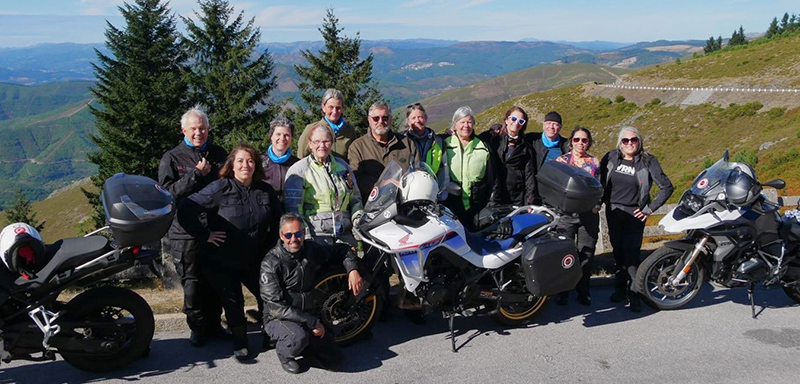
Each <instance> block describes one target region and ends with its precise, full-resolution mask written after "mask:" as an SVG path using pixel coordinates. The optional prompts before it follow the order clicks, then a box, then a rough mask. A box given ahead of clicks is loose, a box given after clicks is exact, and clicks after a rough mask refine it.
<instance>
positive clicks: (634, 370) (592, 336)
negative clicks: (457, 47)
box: [0, 285, 800, 384]
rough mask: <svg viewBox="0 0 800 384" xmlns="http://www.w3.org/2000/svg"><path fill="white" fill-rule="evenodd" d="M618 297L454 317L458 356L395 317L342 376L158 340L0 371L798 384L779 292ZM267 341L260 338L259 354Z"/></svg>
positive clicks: (170, 335) (45, 376) (432, 325)
mask: <svg viewBox="0 0 800 384" xmlns="http://www.w3.org/2000/svg"><path fill="white" fill-rule="evenodd" d="M610 294H611V287H609V286H601V287H593V295H592V296H593V299H594V303H593V305H592V306H591V307H584V306H581V305H579V304H578V303H577V302H575V299H574V295H572V296H571V301H570V303H569V305H567V306H558V305H555V302H554V301H550V302H548V303H547V304H546V305H545V307H544V308H543V309H542V311H541V312H540V313H539V314H538V315H537V317H536V318H535V319H534V321H533V322H532V323H531V324H529V325H527V326H524V327H521V328H505V327H503V326H499V325H497V324H496V323H495V322H494V321H492V319H490V318H485V317H481V318H476V317H471V318H456V323H455V324H456V329H457V334H456V345H457V347H458V352H457V353H452V352H451V351H450V340H449V338H448V335H449V333H448V331H447V325H446V322H445V321H444V320H443V319H442V318H441V317H440V316H437V315H436V314H430V315H428V317H427V319H428V323H427V324H425V325H414V324H412V323H411V322H409V321H408V320H407V319H405V318H404V317H403V315H402V314H400V313H398V312H393V313H392V317H391V318H390V320H388V321H386V322H381V323H378V325H377V326H376V327H375V328H374V330H373V334H374V336H373V338H372V339H370V340H365V341H361V342H359V343H357V344H355V345H353V346H350V347H347V348H345V349H344V351H345V353H346V354H347V356H348V361H347V364H346V366H345V369H344V372H335V373H334V372H327V371H323V370H320V369H317V368H311V369H309V370H308V371H307V372H305V373H303V374H300V375H290V374H288V373H285V372H284V371H283V370H282V369H281V367H280V365H279V363H278V361H277V358H276V356H275V351H274V350H270V351H266V352H261V353H259V354H258V355H257V356H255V357H254V359H253V360H252V361H250V362H249V363H248V364H241V363H238V362H237V361H236V360H235V359H233V358H232V357H231V346H230V344H228V343H226V342H222V341H213V342H211V343H209V344H207V345H206V346H204V347H203V348H192V347H190V346H189V344H188V342H187V341H186V337H187V333H186V332H162V333H159V334H157V335H156V339H155V340H154V341H153V344H152V352H151V353H150V355H149V356H148V357H146V358H143V359H141V360H139V361H137V362H135V363H134V364H133V365H131V366H130V367H128V368H126V369H124V370H121V371H118V372H113V373H109V374H91V373H85V372H82V371H79V370H77V369H75V368H73V367H71V366H70V365H69V364H67V363H66V362H64V361H62V360H60V359H59V360H57V361H54V362H44V363H32V362H12V363H11V364H5V365H0V383H61V382H65V383H67V382H68V383H82V382H112V383H122V382H136V383H163V384H171V383H193V384H199V383H208V382H213V383H216V382H226V383H227V382H230V383H290V382H291V383H348V384H351V383H371V384H372V383H493V382H494V383H614V384H623V383H645V382H657V383H682V384H683V383H796V382H797V380H798V377H800V364H798V358H799V357H800V310H799V309H798V305H796V304H795V303H794V302H793V301H792V300H791V299H789V298H788V296H786V295H785V294H784V293H783V291H782V290H780V289H770V290H767V289H764V288H759V289H757V291H756V305H757V306H756V310H757V312H758V318H757V319H752V318H751V317H750V306H749V301H748V299H747V292H746V290H744V289H734V290H728V289H718V288H712V287H711V286H710V285H706V286H705V287H704V289H703V290H702V291H701V293H700V295H699V296H698V297H697V298H696V299H695V300H694V301H693V302H692V303H690V304H689V306H687V307H686V308H683V309H681V310H677V311H660V312H657V311H655V310H653V309H651V308H649V307H647V306H645V307H644V310H643V311H642V312H641V313H639V314H634V313H632V312H630V311H629V310H628V309H627V308H624V307H620V306H618V305H616V304H613V303H611V302H610V301H609V300H608V296H609V295H610ZM259 341H260V338H259V337H258V334H257V332H255V331H254V332H251V334H250V344H251V347H254V346H256V345H257V344H258V343H259Z"/></svg>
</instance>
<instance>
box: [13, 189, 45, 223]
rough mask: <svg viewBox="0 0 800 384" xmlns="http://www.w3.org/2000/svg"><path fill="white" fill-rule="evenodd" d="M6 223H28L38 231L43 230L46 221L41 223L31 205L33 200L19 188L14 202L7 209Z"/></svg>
mask: <svg viewBox="0 0 800 384" xmlns="http://www.w3.org/2000/svg"><path fill="white" fill-rule="evenodd" d="M5 212H6V224H13V223H27V224H28V225H30V226H31V227H34V228H36V230H37V231H39V232H42V230H43V229H44V223H45V222H44V221H42V222H41V223H40V222H39V220H38V219H36V212H34V211H33V208H32V207H31V201H30V200H28V199H27V198H26V197H25V194H24V193H22V191H21V190H17V194H16V195H15V196H14V203H13V204H12V205H11V207H9V208H8V209H6V211H5Z"/></svg>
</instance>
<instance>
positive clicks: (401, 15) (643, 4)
mask: <svg viewBox="0 0 800 384" xmlns="http://www.w3.org/2000/svg"><path fill="white" fill-rule="evenodd" d="M230 3H231V4H233V6H234V7H235V9H236V11H237V12H238V11H242V10H243V11H244V12H245V16H246V17H247V18H250V17H255V19H256V24H257V25H258V26H259V27H260V28H261V33H262V41H263V42H291V41H308V40H319V39H320V35H319V32H318V31H317V28H318V27H319V25H320V23H321V21H322V18H323V16H324V15H325V9H326V8H327V7H330V6H331V5H333V6H334V11H335V14H336V16H337V17H339V20H340V26H342V27H344V28H345V31H344V34H345V35H347V36H353V35H354V34H355V33H356V32H360V34H361V38H362V39H366V40H379V39H409V38H432V39H450V40H461V41H470V40H520V39H524V38H536V39H542V40H567V41H589V40H606V41H617V42H638V41H652V40H658V39H668V40H682V39H703V40H705V39H707V38H708V37H709V36H712V35H714V36H718V35H722V36H723V37H725V38H727V37H730V35H731V33H732V32H733V30H734V29H737V28H738V27H739V25H743V26H744V28H745V31H746V32H748V33H750V32H763V31H764V30H766V28H767V26H768V24H769V22H770V20H772V18H773V17H776V16H777V17H778V18H779V19H780V17H781V16H782V15H783V13H784V12H789V13H790V14H791V13H800V3H798V2H796V1H789V0H776V1H770V0H724V1H723V0H674V1H669V0H667V1H664V0H661V1H648V0H639V1H634V0H615V1H600V0H595V1H588V0H562V1H537V0H505V1H503V0H438V1H437V0H397V1H389V2H379V1H374V0H373V1H350V0H337V1H332V0H324V1H320V0H272V1H258V0H249V1H247V0H231V1H230ZM121 4H123V1H121V0H28V1H24V0H2V1H0V47H19V46H28V45H33V44H39V43H59V42H76V43H97V42H103V41H104V40H105V38H104V36H103V31H104V30H105V27H106V24H105V23H106V21H109V22H111V23H112V24H114V25H116V26H118V27H121V26H123V24H122V18H121V17H120V16H119V11H118V10H117V6H119V5H121ZM793 7H794V8H797V9H793ZM170 8H171V9H172V11H173V12H174V13H176V14H179V15H182V16H191V15H192V13H193V11H194V10H196V9H199V6H198V5H197V2H196V1H195V0H172V1H170Z"/></svg>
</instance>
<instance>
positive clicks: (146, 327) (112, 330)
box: [61, 287, 155, 372]
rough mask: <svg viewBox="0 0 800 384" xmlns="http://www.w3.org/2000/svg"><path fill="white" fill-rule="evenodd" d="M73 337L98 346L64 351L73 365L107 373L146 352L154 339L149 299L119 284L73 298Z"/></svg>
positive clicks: (70, 314)
mask: <svg viewBox="0 0 800 384" xmlns="http://www.w3.org/2000/svg"><path fill="white" fill-rule="evenodd" d="M66 313H67V316H68V318H69V321H70V322H80V323H81V324H80V326H76V327H73V328H72V329H70V330H69V332H71V333H72V334H73V337H76V338H80V339H82V340H84V341H88V342H90V344H91V345H95V346H96V347H95V348H91V349H89V348H87V350H84V351H69V352H67V351H63V352H61V355H62V356H63V357H64V360H66V361H67V362H68V363H70V364H71V365H73V366H75V367H77V368H79V369H82V370H85V371H90V372H107V371H112V370H115V369H118V368H121V367H124V366H126V365H128V364H130V363H132V362H133V361H134V360H136V359H137V358H139V357H141V356H144V355H146V353H147V350H148V348H150V342H151V341H152V340H153V333H154V331H155V321H154V319H153V311H152V310H151V309H150V306H149V305H148V304H147V302H146V301H145V300H144V299H143V298H142V297H141V296H139V295H137V294H136V293H134V292H132V291H129V290H127V289H123V288H118V287H101V288H95V289H92V290H89V291H86V292H84V293H81V294H80V295H78V296H76V297H75V298H74V299H72V300H71V301H70V302H69V303H67V306H66Z"/></svg>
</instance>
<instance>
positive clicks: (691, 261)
mask: <svg viewBox="0 0 800 384" xmlns="http://www.w3.org/2000/svg"><path fill="white" fill-rule="evenodd" d="M708 238H709V237H708V236H703V238H702V239H700V241H699V242H697V244H695V245H694V249H693V250H692V254H691V256H689V261H687V262H686V264H684V266H683V269H681V271H680V273H678V276H675V278H673V279H672V280H670V282H669V284H670V285H671V286H673V287H675V286H678V284H680V283H682V282H683V279H684V278H686V275H688V274H689V271H690V270H691V269H692V265H694V262H695V261H696V260H697V257H698V256H700V253H701V252H703V251H704V250H705V248H706V243H708Z"/></svg>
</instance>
